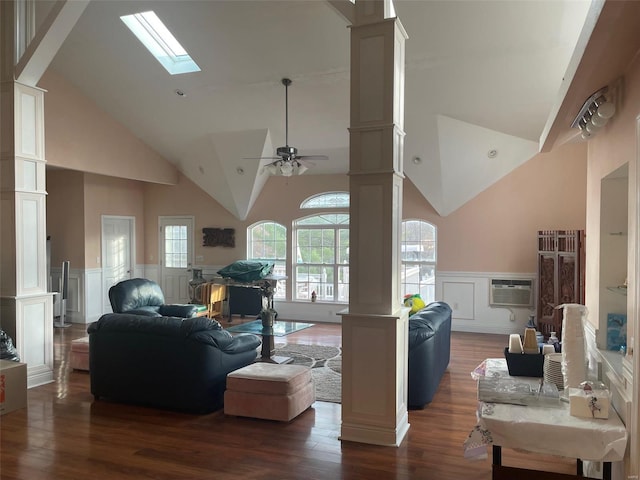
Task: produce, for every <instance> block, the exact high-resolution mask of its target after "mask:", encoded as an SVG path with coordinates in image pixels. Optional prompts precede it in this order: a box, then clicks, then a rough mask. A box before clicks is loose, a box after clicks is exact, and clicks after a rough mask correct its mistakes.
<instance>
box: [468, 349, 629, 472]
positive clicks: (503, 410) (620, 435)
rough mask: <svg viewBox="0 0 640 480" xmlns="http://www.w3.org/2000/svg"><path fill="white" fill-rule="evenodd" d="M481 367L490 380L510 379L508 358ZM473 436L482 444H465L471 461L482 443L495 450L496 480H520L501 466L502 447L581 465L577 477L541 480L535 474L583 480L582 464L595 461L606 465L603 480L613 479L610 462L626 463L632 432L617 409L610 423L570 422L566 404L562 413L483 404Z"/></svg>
mask: <svg viewBox="0 0 640 480" xmlns="http://www.w3.org/2000/svg"><path fill="white" fill-rule="evenodd" d="M482 366H484V374H485V376H491V377H508V376H509V373H508V370H507V364H506V361H505V360H504V359H503V358H492V359H487V360H485V361H484V362H483V364H481V367H482ZM478 370H479V369H476V372H477V371H478ZM517 379H518V381H529V382H532V383H533V384H534V385H538V384H539V383H540V379H539V378H527V377H517ZM472 436H473V437H474V438H476V439H478V440H477V441H475V444H474V442H473V441H472V442H467V443H466V445H465V447H466V452H465V453H466V454H467V456H472V455H468V454H469V451H470V450H472V449H473V448H474V447H475V449H476V450H477V448H478V446H479V445H478V443H481V444H484V445H486V446H488V445H493V479H494V480H495V479H502V478H516V477H514V469H513V468H512V467H504V466H503V465H502V461H501V447H507V448H513V449H520V450H525V451H528V452H532V453H540V454H548V455H560V456H563V457H569V458H575V459H577V464H578V468H577V470H578V475H577V476H573V475H569V476H566V475H565V476H557V477H555V476H554V477H550V476H549V475H548V474H547V475H545V477H540V476H539V475H540V472H536V474H537V475H538V476H537V477H536V478H545V479H546V478H549V479H550V478H580V476H581V475H582V461H583V460H592V461H600V462H604V465H605V467H604V475H605V476H604V478H605V479H607V478H609V479H610V478H611V462H614V461H620V460H622V459H623V457H624V452H625V449H626V445H627V431H626V429H625V426H624V424H623V423H622V421H621V420H620V418H619V417H618V415H617V414H616V412H615V411H614V410H613V409H610V410H609V418H608V419H591V418H579V417H574V416H571V415H570V414H569V404H568V403H566V402H562V401H561V402H559V404H558V406H557V407H538V406H520V405H509V404H502V403H484V402H479V408H478V424H477V425H476V427H475V428H474V431H472V433H471V435H470V439H471V438H472ZM485 448H486V447H485ZM517 470H521V469H517ZM529 472H531V470H529ZM518 473H519V474H518V476H517V478H529V477H526V476H524V475H525V474H524V473H520V472H518ZM558 475H559V474H558ZM531 478H534V477H533V476H531Z"/></svg>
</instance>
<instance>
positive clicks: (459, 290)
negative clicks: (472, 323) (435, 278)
mask: <svg viewBox="0 0 640 480" xmlns="http://www.w3.org/2000/svg"><path fill="white" fill-rule="evenodd" d="M474 297H475V284H474V283H471V282H443V283H442V301H444V302H446V303H448V304H449V306H450V307H451V309H452V310H453V313H452V316H453V317H455V318H456V319H465V320H473V319H474V318H475V313H474V304H475V298H474Z"/></svg>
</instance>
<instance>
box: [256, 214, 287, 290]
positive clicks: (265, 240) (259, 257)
mask: <svg viewBox="0 0 640 480" xmlns="http://www.w3.org/2000/svg"><path fill="white" fill-rule="evenodd" d="M247 259H249V260H256V261H267V262H273V264H274V265H273V274H274V275H277V276H282V277H284V276H286V274H287V264H286V259H287V229H286V228H285V227H284V226H283V225H280V224H279V223H276V222H261V223H258V224H256V225H253V226H251V227H249V228H247ZM286 292H287V281H286V280H278V283H277V285H276V290H275V292H274V294H273V296H274V298H280V299H284V298H286Z"/></svg>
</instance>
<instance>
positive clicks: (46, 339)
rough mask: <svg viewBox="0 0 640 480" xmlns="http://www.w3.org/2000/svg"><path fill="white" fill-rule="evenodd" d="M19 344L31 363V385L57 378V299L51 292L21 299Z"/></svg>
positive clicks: (21, 354)
mask: <svg viewBox="0 0 640 480" xmlns="http://www.w3.org/2000/svg"><path fill="white" fill-rule="evenodd" d="M15 331H16V346H17V347H16V348H18V353H19V354H20V357H21V360H22V361H23V362H25V363H27V386H28V387H29V388H31V387H35V386H38V385H42V384H44V383H50V382H52V381H53V299H52V296H51V294H50V293H45V294H44V295H42V296H33V297H28V298H24V299H20V300H18V303H17V307H16V316H15Z"/></svg>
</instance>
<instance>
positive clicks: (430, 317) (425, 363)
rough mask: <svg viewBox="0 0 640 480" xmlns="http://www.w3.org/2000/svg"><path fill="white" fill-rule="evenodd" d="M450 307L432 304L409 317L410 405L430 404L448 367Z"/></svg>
mask: <svg viewBox="0 0 640 480" xmlns="http://www.w3.org/2000/svg"><path fill="white" fill-rule="evenodd" d="M450 352H451V307H450V306H449V305H448V304H446V303H444V302H432V303H430V304H429V305H427V306H426V307H424V308H423V309H422V310H420V311H419V312H416V313H414V314H413V315H411V316H410V317H409V366H408V369H409V373H408V379H409V380H408V381H409V385H408V390H409V392H408V402H407V403H408V406H409V408H412V409H420V408H424V406H425V405H426V404H427V403H430V402H431V400H432V399H433V396H434V395H435V393H436V390H437V389H438V385H440V380H441V379H442V376H443V375H444V372H445V370H446V369H447V367H448V365H449V359H450V354H451V353H450Z"/></svg>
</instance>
